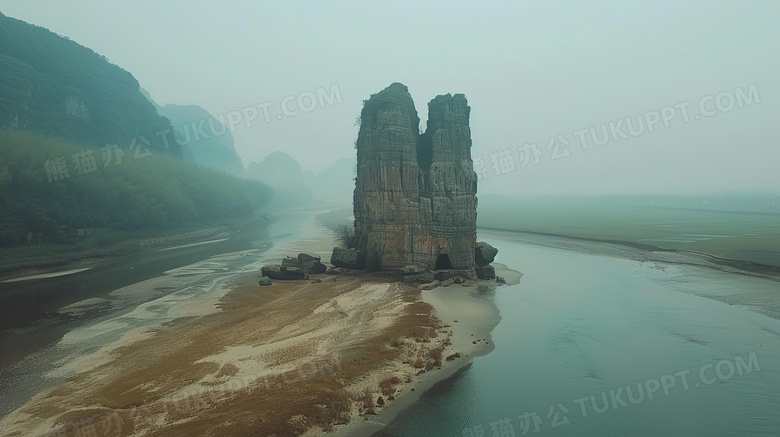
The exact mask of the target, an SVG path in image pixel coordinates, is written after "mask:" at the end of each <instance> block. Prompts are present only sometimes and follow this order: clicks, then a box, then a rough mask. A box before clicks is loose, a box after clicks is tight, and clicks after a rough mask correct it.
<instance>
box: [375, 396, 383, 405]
mask: <svg viewBox="0 0 780 437" xmlns="http://www.w3.org/2000/svg"><path fill="white" fill-rule="evenodd" d="M376 404H377V405H378V406H380V407H381V406H382V405H384V404H385V400H384V399H382V396H379V397H378V398H377V399H376Z"/></svg>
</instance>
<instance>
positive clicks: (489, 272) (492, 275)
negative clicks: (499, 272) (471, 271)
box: [477, 266, 496, 279]
mask: <svg viewBox="0 0 780 437" xmlns="http://www.w3.org/2000/svg"><path fill="white" fill-rule="evenodd" d="M477 278H479V279H496V269H495V268H493V266H484V267H477Z"/></svg>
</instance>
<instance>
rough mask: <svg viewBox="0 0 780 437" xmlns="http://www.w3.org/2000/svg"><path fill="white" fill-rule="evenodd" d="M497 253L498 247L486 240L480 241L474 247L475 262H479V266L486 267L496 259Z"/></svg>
mask: <svg viewBox="0 0 780 437" xmlns="http://www.w3.org/2000/svg"><path fill="white" fill-rule="evenodd" d="M497 254H498V249H496V248H495V247H493V246H491V245H489V244H487V243H485V242H484V241H480V242H478V243H477V245H476V247H475V248H474V262H475V263H476V264H477V267H485V266H487V265H488V264H490V263H492V262H493V261H494V260H495V259H496V255H497ZM480 279H481V278H480Z"/></svg>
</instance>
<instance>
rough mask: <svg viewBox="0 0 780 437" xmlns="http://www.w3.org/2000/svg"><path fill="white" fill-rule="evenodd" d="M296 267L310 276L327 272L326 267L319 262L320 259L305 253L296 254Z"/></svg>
mask: <svg viewBox="0 0 780 437" xmlns="http://www.w3.org/2000/svg"><path fill="white" fill-rule="evenodd" d="M298 267H299V268H302V269H303V270H304V271H305V272H306V273H309V274H312V275H318V274H320V273H325V272H326V271H328V267H327V266H326V265H325V264H323V263H321V262H320V257H319V256H318V255H309V254H307V253H299V254H298Z"/></svg>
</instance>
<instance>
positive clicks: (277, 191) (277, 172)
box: [246, 152, 312, 206]
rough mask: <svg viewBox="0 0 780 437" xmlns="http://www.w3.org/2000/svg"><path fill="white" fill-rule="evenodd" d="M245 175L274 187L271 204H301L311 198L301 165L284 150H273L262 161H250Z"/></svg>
mask: <svg viewBox="0 0 780 437" xmlns="http://www.w3.org/2000/svg"><path fill="white" fill-rule="evenodd" d="M246 176H247V177H248V178H251V179H254V180H257V181H260V182H263V183H265V184H268V185H270V186H271V187H272V188H273V189H274V198H273V199H272V201H271V203H272V204H275V205H285V206H292V205H303V204H306V203H308V202H310V201H311V200H312V192H311V190H309V189H308V188H306V186H305V183H304V176H303V170H302V169H301V165H300V164H299V163H298V161H296V160H295V159H293V157H292V156H290V155H288V154H286V153H284V152H273V153H271V154H270V155H268V156H266V157H265V159H263V161H262V162H252V163H250V164H249V167H247V169H246Z"/></svg>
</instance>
